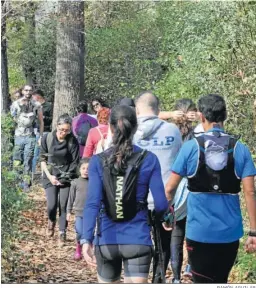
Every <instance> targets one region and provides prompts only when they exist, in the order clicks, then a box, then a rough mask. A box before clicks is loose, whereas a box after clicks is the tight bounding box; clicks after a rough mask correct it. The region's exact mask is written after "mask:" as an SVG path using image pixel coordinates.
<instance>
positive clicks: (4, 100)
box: [1, 1, 10, 113]
mask: <svg viewBox="0 0 256 288" xmlns="http://www.w3.org/2000/svg"><path fill="white" fill-rule="evenodd" d="M1 8H2V15H3V16H2V19H1V20H2V25H1V58H2V61H1V76H2V79H1V85H2V91H1V107H2V108H1V113H8V111H9V104H10V103H9V102H10V97H9V80H8V63H7V41H6V13H7V9H6V1H1Z"/></svg>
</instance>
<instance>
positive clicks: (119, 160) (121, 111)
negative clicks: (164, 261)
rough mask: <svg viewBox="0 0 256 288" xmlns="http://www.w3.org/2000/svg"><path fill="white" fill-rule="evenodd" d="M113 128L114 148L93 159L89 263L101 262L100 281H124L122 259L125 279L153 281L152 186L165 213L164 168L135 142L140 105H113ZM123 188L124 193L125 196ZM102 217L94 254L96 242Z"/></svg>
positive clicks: (86, 232) (86, 233) (86, 236)
mask: <svg viewBox="0 0 256 288" xmlns="http://www.w3.org/2000/svg"><path fill="white" fill-rule="evenodd" d="M110 127H111V132H112V133H113V145H112V147H111V148H109V149H108V150H106V151H105V152H103V153H101V154H99V155H95V156H93V157H92V159H91V161H90V167H89V187H88V194H87V200H86V203H85V208H84V213H83V219H84V221H83V236H82V240H81V241H80V243H81V244H83V255H84V258H85V260H86V261H87V263H88V264H90V265H96V261H97V273H98V281H99V282H100V283H116V282H118V281H119V280H120V276H121V270H122V263H123V265H124V282H125V283H147V280H148V274H149V268H150V262H151V258H152V241H151V237H150V227H149V225H148V219H147V214H148V213H147V196H148V188H150V190H151V193H152V195H153V199H154V203H155V210H156V212H157V213H158V214H159V217H160V215H162V214H163V213H164V212H165V210H166V209H167V207H168V203H167V200H166V197H165V195H164V193H163V182H162V180H161V169H160V165H159V161H158V159H157V157H156V156H155V155H154V154H153V153H151V152H147V151H145V150H142V149H141V148H139V147H138V146H135V145H132V139H133V135H134V133H135V132H136V128H137V119H136V114H135V111H134V109H132V108H131V107H128V106H115V107H114V108H112V110H111V116H110ZM124 177H125V178H124ZM116 181H117V182H116ZM127 187H128V188H129V189H126V188H127ZM122 190H123V195H124V196H123V197H120V195H119V194H120V191H122ZM128 193H129V194H128ZM116 203H117V204H116ZM99 212H100V213H99ZM98 214H99V215H98ZM97 216H98V223H97V232H96V237H95V242H94V243H95V255H94V254H93V246H92V241H93V238H94V228H95V224H96V218H97ZM95 256H96V259H95ZM95 260H96V261H95Z"/></svg>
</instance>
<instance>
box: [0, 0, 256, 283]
mask: <svg viewBox="0 0 256 288" xmlns="http://www.w3.org/2000/svg"><path fill="white" fill-rule="evenodd" d="M72 2H75V1H68V4H69V5H66V6H65V3H67V2H64V1H10V0H5V1H1V8H2V16H1V20H2V25H1V30H2V36H1V44H2V47H1V48H2V64H1V65H2V66H1V74H2V112H7V111H6V110H7V108H6V107H7V106H8V105H7V102H8V101H7V100H8V99H7V98H8V97H9V93H10V94H11V95H12V94H13V93H14V92H15V91H16V90H17V89H19V88H21V87H22V86H23V85H24V84H25V83H31V84H33V85H34V87H35V88H36V89H41V90H43V91H44V93H45V95H46V98H47V100H49V101H51V102H52V103H53V104H54V114H56V115H57V113H58V114H60V113H61V112H62V113H64V112H69V113H70V114H71V116H73V114H74V107H75V106H76V105H77V101H78V100H79V99H86V100H88V101H90V100H91V99H93V98H94V97H101V98H103V99H105V100H106V102H107V103H108V104H109V105H110V106H111V105H112V104H113V103H115V102H116V100H117V99H119V98H121V97H135V96H136V95H137V94H138V93H140V92H141V91H143V90H152V91H153V92H154V93H155V94H156V95H157V96H159V98H160V100H161V109H162V110H169V109H172V108H173V106H174V103H175V100H176V99H179V98H184V97H186V98H191V99H193V100H194V101H197V100H198V98H199V97H200V96H201V95H205V94H208V93H218V94H220V95H222V96H224V97H225V99H226V102H227V105H228V120H227V121H226V129H227V131H229V132H230V133H233V134H235V135H240V136H241V140H242V141H243V142H244V143H246V144H247V145H248V146H249V147H250V150H251V151H252V154H253V156H254V157H255V158H256V145H255V144H256V100H255V98H256V97H255V95H256V52H255V51H256V17H255V15H256V2H255V1H234V2H232V1H200V0H195V1H127V2H126V1H92V2H91V1H90V2H83V5H77V6H76V7H75V5H76V4H75V3H72ZM71 3H72V4H71ZM60 6H61V7H62V13H60V12H59V11H60V9H59V7H60ZM72 7H73V8H74V9H73V10H72ZM73 13H74V14H73ZM75 13H77V14H75ZM73 15H80V16H81V15H82V17H83V21H82V22H83V23H82V22H81V19H80V22H79V21H74V22H76V23H73V22H72V17H73ZM80 16H79V17H80ZM79 17H77V19H75V20H79V19H78V18H79ZM73 18H74V17H73ZM68 21H69V22H68ZM71 26H72V27H71ZM69 28H70V29H69ZM71 28H72V29H71ZM68 29H69V30H68ZM65 33H66V34H65ZM64 34H65V35H64ZM63 35H64V36H65V37H64V36H63ZM72 35H74V37H72ZM77 35H78V36H79V35H80V36H79V37H78V36H77ZM68 36H70V37H68ZM78 38H79V39H78ZM72 41H74V42H75V41H80V43H82V42H83V41H84V44H83V45H81V46H79V51H78V50H77V49H76V48H77V47H76V45H75V44H76V43H73V42H72ZM73 44H74V45H73ZM77 53H79V57H80V58H79V57H77V55H78V54H77ZM60 55H61V57H62V58H61V59H60ZM81 55H82V59H81ZM73 56H74V58H76V59H72V57H73ZM65 57H66V58H67V59H65ZM79 59H80V60H79ZM60 60H63V61H66V62H65V63H69V62H68V61H71V62H72V61H73V60H74V61H73V62H75V61H76V63H78V62H79V63H80V64H81V65H70V66H69V65H66V66H65V71H64V70H61V69H59V68H60V63H61V61H60ZM67 60H68V61H67ZM78 69H79V70H78ZM65 77H66V78H65ZM78 78H79V79H78ZM63 79H67V81H64V80H63ZM69 80H70V82H68V81H69ZM61 81H62V82H61ZM72 81H73V82H74V83H75V82H76V81H80V82H79V83H80V84H81V85H80V84H79V85H75V86H72V85H71V86H70V85H69V83H72ZM66 82H68V85H66V86H65V85H64V84H65V83H66ZM63 83H64V84H63ZM63 85H64V86H63ZM61 89H62V90H61ZM60 90H61V93H60ZM63 95H64V96H63ZM66 96H67V97H69V102H68V101H66V100H65V99H66V98H65V99H64V98H61V97H66ZM62 99H63V100H62ZM70 101H71V102H72V103H71V102H70ZM56 115H55V116H54V118H56ZM12 125H13V122H12V121H11V119H10V117H8V116H7V117H6V116H5V117H4V118H2V133H5V135H6V137H5V142H4V145H3V143H2V163H9V162H8V161H9V159H10V153H11V145H10V141H9V140H10V139H11V138H12V135H11V133H13V132H12V131H13V130H12V129H13V127H12ZM2 142H3V140H2ZM3 152H4V154H3ZM15 177H16V176H15V175H14V174H13V173H12V172H11V171H10V167H9V166H8V164H7V165H2V231H4V233H2V248H3V253H2V260H3V261H4V262H3V263H4V264H3V267H4V269H2V276H4V277H5V279H6V280H5V282H17V277H16V276H17V275H16V274H17V273H16V270H17V269H18V268H17V267H19V265H20V264H19V263H20V262H19V261H20V260H19V259H20V257H21V256H20V255H19V256H18V254H17V253H16V252H15V249H14V248H15V245H14V244H13V243H14V240H13V239H18V238H19V237H21V236H22V235H20V232H16V231H18V227H19V225H20V223H21V222H22V221H23V220H22V217H21V218H20V217H19V218H17V213H19V212H20V211H24V210H26V209H27V208H28V205H31V203H28V200H27V199H26V198H24V196H23V195H22V194H21V193H20V191H18V192H17V190H15V187H14V185H13V183H15V181H16V180H15V179H16V178H15ZM242 206H243V208H245V207H244V206H245V205H244V202H243V198H242ZM243 210H245V209H243ZM244 212H245V211H243V213H244ZM244 223H245V230H248V218H247V216H246V214H245V213H244ZM15 237H16V238H15ZM17 237H18V238H17ZM24 237H25V236H24ZM243 242H244V238H243V239H242V241H241V243H243ZM13 253H14V254H13ZM15 253H16V254H15ZM22 257H23V256H22ZM26 259H27V258H26ZM13 260H15V261H14V262H13ZM24 262H26V263H27V262H28V261H27V260H26V261H25V260H24ZM15 263H16V264H15ZM5 265H6V266H5ZM15 265H16V266H15ZM15 269H16V270H15ZM40 269H41V268H40ZM8 271H9V272H8ZM10 271H11V272H10ZM255 271H256V261H255V255H247V254H245V253H244V250H243V245H241V248H240V252H239V257H238V260H237V263H236V266H235V268H234V269H233V272H232V274H231V282H233V283H234V282H235V283H238V282H249V283H255V281H256V274H255V273H256V272H255ZM7 272H8V273H9V274H8V273H7ZM15 273H16V274H15ZM22 273H23V272H20V275H23V274H24V273H23V274H22ZM13 274H15V275H16V276H13ZM10 275H12V276H10ZM11 277H14V278H11ZM10 279H14V280H10ZM22 279H23V278H22ZM20 281H21V282H22V281H23V282H24V281H25V280H24V279H23V280H20ZM47 281H48V280H47Z"/></svg>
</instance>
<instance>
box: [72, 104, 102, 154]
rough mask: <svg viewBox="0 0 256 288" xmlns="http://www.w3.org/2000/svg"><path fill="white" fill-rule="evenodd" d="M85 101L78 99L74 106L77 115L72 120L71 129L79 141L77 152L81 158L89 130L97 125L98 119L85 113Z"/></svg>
mask: <svg viewBox="0 0 256 288" xmlns="http://www.w3.org/2000/svg"><path fill="white" fill-rule="evenodd" d="M87 110H88V105H87V102H86V101H80V102H79V103H78V105H77V107H76V112H77V116H75V117H74V118H73V121H72V131H73V134H74V136H75V137H76V139H77V141H78V143H79V154H80V157H81V158H82V156H83V153H84V148H85V143H86V140H87V137H88V133H89V130H90V129H91V128H93V127H96V126H97V125H98V121H97V120H96V119H95V118H93V117H91V116H89V115H88V114H87Z"/></svg>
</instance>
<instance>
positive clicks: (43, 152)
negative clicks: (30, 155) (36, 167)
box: [40, 134, 61, 185]
mask: <svg viewBox="0 0 256 288" xmlns="http://www.w3.org/2000/svg"><path fill="white" fill-rule="evenodd" d="M46 138H47V134H46V135H45V136H44V137H43V139H42V141H41V150H40V160H41V170H42V173H43V172H44V173H45V175H46V177H47V178H48V179H49V181H50V182H51V183H52V185H61V183H60V182H59V181H58V179H57V178H56V177H55V176H53V175H51V173H50V172H49V170H48V168H47V161H48V156H47V155H46V154H47V153H48V148H47V144H46Z"/></svg>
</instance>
